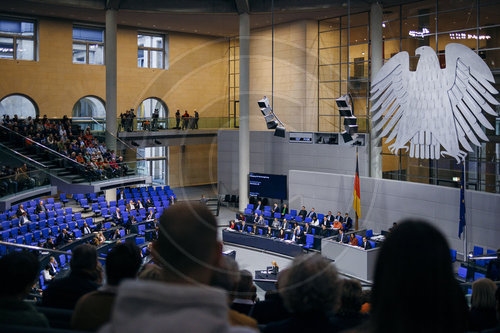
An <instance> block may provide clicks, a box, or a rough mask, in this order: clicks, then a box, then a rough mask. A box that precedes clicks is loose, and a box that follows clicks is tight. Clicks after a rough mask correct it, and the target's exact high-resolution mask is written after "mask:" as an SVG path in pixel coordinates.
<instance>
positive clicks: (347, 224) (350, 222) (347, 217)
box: [343, 213, 352, 231]
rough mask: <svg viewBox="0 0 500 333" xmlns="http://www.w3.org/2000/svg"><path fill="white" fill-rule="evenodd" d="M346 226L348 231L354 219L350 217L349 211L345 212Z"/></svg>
mask: <svg viewBox="0 0 500 333" xmlns="http://www.w3.org/2000/svg"><path fill="white" fill-rule="evenodd" d="M343 222H344V223H345V226H344V229H345V230H346V231H349V230H351V229H352V219H351V218H350V217H349V213H345V217H344V221H343Z"/></svg>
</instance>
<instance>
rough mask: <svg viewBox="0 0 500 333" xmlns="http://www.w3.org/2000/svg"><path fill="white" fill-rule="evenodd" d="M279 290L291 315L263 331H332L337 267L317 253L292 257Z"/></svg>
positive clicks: (335, 329)
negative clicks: (290, 264)
mask: <svg viewBox="0 0 500 333" xmlns="http://www.w3.org/2000/svg"><path fill="white" fill-rule="evenodd" d="M280 293H281V295H282V297H283V302H284V304H285V307H286V308H287V309H288V311H289V312H290V313H291V314H292V316H291V318H289V319H286V320H283V321H278V322H273V323H270V324H268V325H267V326H266V327H265V329H264V330H263V332H273V333H277V332H287V333H291V332H306V331H307V332H336V331H337V327H336V325H335V323H334V322H333V321H332V316H333V314H334V311H335V309H336V307H337V305H338V302H339V296H340V288H339V279H338V274H337V269H336V268H335V266H334V265H333V264H332V263H331V262H330V261H329V260H327V259H326V258H324V257H323V256H321V255H320V254H318V253H315V254H312V255H311V254H307V255H303V256H300V257H296V258H295V259H294V261H293V263H292V266H291V267H290V268H289V269H287V270H286V272H285V275H284V276H283V277H282V282H281V285H280Z"/></svg>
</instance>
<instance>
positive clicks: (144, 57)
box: [137, 50, 149, 68]
mask: <svg viewBox="0 0 500 333" xmlns="http://www.w3.org/2000/svg"><path fill="white" fill-rule="evenodd" d="M137 67H143V68H148V67H149V51H148V50H137Z"/></svg>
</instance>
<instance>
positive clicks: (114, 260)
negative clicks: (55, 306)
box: [71, 242, 142, 331]
mask: <svg viewBox="0 0 500 333" xmlns="http://www.w3.org/2000/svg"><path fill="white" fill-rule="evenodd" d="M141 263H142V259H141V252H140V250H139V248H138V247H137V246H136V245H135V244H133V243H128V242H126V243H121V244H117V245H115V247H113V248H112V249H111V251H109V253H108V255H107V257H106V266H105V267H106V281H107V284H105V285H104V286H102V287H101V288H99V289H98V290H96V291H92V292H90V293H88V294H85V295H83V296H82V297H81V298H80V299H79V300H78V302H77V303H76V307H75V311H74V312H73V318H72V320H71V328H72V329H74V330H79V331H96V330H97V329H99V327H101V326H102V325H104V324H105V323H107V322H108V321H109V320H110V319H111V311H112V309H113V305H114V303H115V298H116V293H117V291H118V285H119V284H120V282H121V281H123V280H124V279H134V278H135V277H136V276H137V272H138V271H139V268H140V267H141Z"/></svg>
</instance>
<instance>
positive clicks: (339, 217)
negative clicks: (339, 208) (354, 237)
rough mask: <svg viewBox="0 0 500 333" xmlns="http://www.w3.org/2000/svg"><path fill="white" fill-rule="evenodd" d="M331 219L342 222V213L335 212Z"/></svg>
mask: <svg viewBox="0 0 500 333" xmlns="http://www.w3.org/2000/svg"><path fill="white" fill-rule="evenodd" d="M333 220H334V221H335V220H339V222H344V218H343V217H342V214H341V213H340V212H337V215H336V216H335V217H334V219H333Z"/></svg>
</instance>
